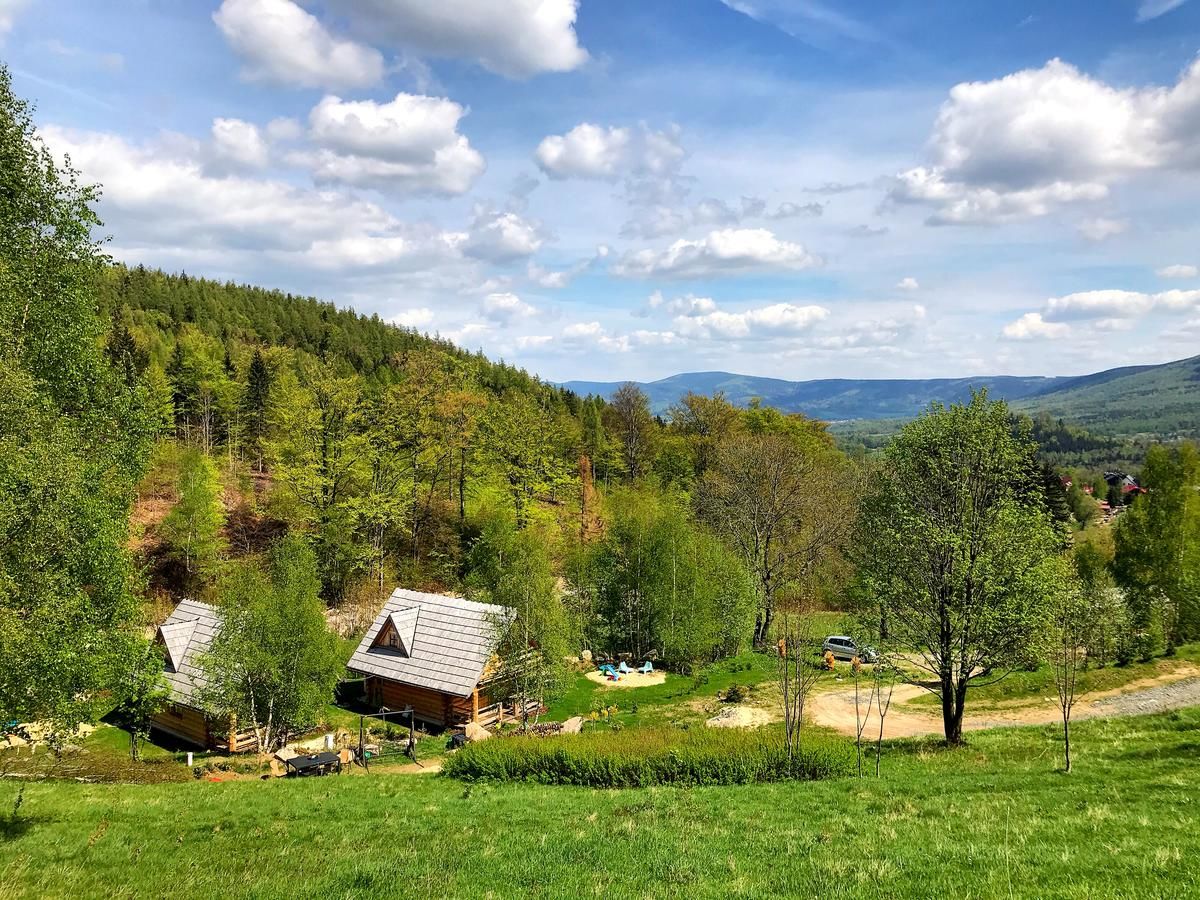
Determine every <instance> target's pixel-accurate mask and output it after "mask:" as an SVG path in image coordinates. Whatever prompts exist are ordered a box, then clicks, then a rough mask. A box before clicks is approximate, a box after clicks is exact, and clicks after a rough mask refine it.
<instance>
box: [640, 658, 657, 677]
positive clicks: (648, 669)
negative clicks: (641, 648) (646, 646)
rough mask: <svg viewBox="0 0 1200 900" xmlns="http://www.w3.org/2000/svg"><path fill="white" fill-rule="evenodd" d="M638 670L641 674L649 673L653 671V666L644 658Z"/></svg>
mask: <svg viewBox="0 0 1200 900" xmlns="http://www.w3.org/2000/svg"><path fill="white" fill-rule="evenodd" d="M638 671H639V672H641V673H642V674H643V675H649V674H650V673H651V672H653V671H654V666H653V665H652V664H651V663H650V660H646V661H645V662H644V663H642V667H641V668H640V669H638Z"/></svg>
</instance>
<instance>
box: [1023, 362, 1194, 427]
mask: <svg viewBox="0 0 1200 900" xmlns="http://www.w3.org/2000/svg"><path fill="white" fill-rule="evenodd" d="M1013 406H1014V408H1016V409H1018V410H1021V411H1023V412H1029V413H1037V412H1045V413H1049V414H1050V415H1051V416H1053V417H1055V418H1060V419H1066V420H1068V421H1071V422H1076V423H1078V424H1080V425H1083V426H1084V427H1085V428H1088V429H1090V430H1092V431H1096V432H1101V433H1104V434H1112V435H1120V436H1135V435H1155V436H1158V437H1163V438H1176V437H1189V436H1195V435H1196V434H1200V356H1193V357H1191V358H1190V359H1181V360H1177V361H1175V362H1170V363H1164V364H1163V365H1161V366H1145V367H1132V368H1128V369H1114V370H1112V371H1111V372H1101V373H1098V374H1096V375H1088V376H1084V377H1082V378H1074V379H1070V380H1069V381H1068V382H1067V383H1066V384H1063V385H1060V386H1058V387H1056V388H1054V389H1053V390H1051V391H1044V392H1042V393H1040V394H1038V395H1035V396H1031V397H1025V398H1021V399H1019V400H1016V401H1015V402H1014V403H1013Z"/></svg>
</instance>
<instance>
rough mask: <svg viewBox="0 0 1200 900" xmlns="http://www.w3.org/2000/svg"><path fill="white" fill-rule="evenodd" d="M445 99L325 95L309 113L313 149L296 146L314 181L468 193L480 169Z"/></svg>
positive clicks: (458, 112)
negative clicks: (383, 99)
mask: <svg viewBox="0 0 1200 900" xmlns="http://www.w3.org/2000/svg"><path fill="white" fill-rule="evenodd" d="M464 115H466V110H465V109H464V108H463V107H462V106H460V105H459V104H457V103H455V102H454V101H452V100H447V99H445V98H441V97H426V96H423V95H419V94H406V93H399V94H397V95H396V96H395V98H394V99H393V100H391V101H389V102H387V103H377V102H375V101H374V100H343V99H341V98H340V97H336V96H327V97H325V98H324V99H322V100H321V102H320V103H318V104H317V105H316V106H315V107H313V109H312V111H311V113H310V114H309V135H310V137H311V139H312V141H313V143H314V144H315V145H316V146H317V148H318V150H317V152H316V153H302V152H298V153H297V154H295V155H294V159H295V161H297V162H302V163H305V164H307V165H308V166H309V167H310V168H311V169H312V172H313V177H314V178H316V179H317V180H318V181H321V182H338V183H343V184H352V185H357V186H360V187H376V188H380V189H382V190H400V191H413V192H429V193H441V194H461V193H464V192H465V191H467V190H468V189H469V188H470V187H471V185H472V184H474V183H475V179H476V178H478V177H479V176H480V175H481V174H482V173H483V171H484V169H485V168H486V165H485V163H484V159H483V156H482V155H481V154H480V153H479V152H478V151H477V150H475V148H474V147H472V146H471V145H470V142H469V141H468V140H467V139H466V137H464V136H463V135H461V134H459V133H458V123H459V120H460V119H461V118H462V117H463V116H464Z"/></svg>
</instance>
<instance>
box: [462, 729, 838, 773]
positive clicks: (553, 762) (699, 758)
mask: <svg viewBox="0 0 1200 900" xmlns="http://www.w3.org/2000/svg"><path fill="white" fill-rule="evenodd" d="M852 767H853V748H852V747H851V745H850V744H849V743H848V742H847V741H845V740H843V739H839V738H833V737H828V736H825V735H806V736H805V739H804V749H803V752H802V753H798V754H796V755H794V757H793V758H792V759H791V760H789V759H788V758H787V754H786V752H785V751H784V746H783V736H782V732H781V731H779V730H778V729H773V728H772V729H755V730H739V729H726V728H706V729H697V730H688V731H684V730H680V729H677V728H637V729H632V728H631V729H627V730H623V731H608V730H604V731H600V730H597V731H591V732H587V733H585V734H579V735H563V736H560V737H534V736H517V737H511V738H497V739H493V740H489V741H479V742H476V743H472V744H468V745H467V746H465V747H463V748H462V749H461V750H459V751H458V752H457V753H454V754H452V755H451V756H450V757H449V758H448V759H447V760H446V762H445V764H444V765H443V767H442V771H443V772H445V773H446V774H448V775H452V776H454V777H456V778H463V779H467V780H479V779H482V780H491V781H536V782H540V783H542V784H576V785H584V786H587V787H648V786H650V785H656V784H680V785H704V784H751V783H753V782H759V781H783V780H787V779H805V780H815V779H820V778H833V777H837V776H840V775H847V774H849V773H850V771H851V769H852Z"/></svg>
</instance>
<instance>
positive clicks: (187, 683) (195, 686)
mask: <svg viewBox="0 0 1200 900" xmlns="http://www.w3.org/2000/svg"><path fill="white" fill-rule="evenodd" d="M220 627H221V619H220V617H219V616H218V615H217V611H216V610H215V609H214V608H213V607H211V606H209V605H208V604H207V603H200V602H199V601H197V600H180V601H179V605H178V606H176V607H175V611H174V612H172V613H171V615H169V616H167V620H166V621H165V622H163V623H162V625H160V626H159V628H158V634H159V637H161V638H162V640H163V643H164V644H166V647H167V659H166V663H165V665H164V666H163V675H164V676H165V677H166V679H167V684H168V685H169V686H170V689H171V699H172V700H173V701H175V702H176V703H182V704H184V705H185V706H196V705H198V696H199V692H200V689H201V688H203V686H204V685H205V684H206V683H207V681H206V679H205V677H204V673H203V672H202V671H201V670H200V667H199V660H200V656H201V655H202V654H204V653H207V652H208V650H209V648H210V647H212V641H213V636H214V635H215V634H216V633H217V631H218V629H220Z"/></svg>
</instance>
